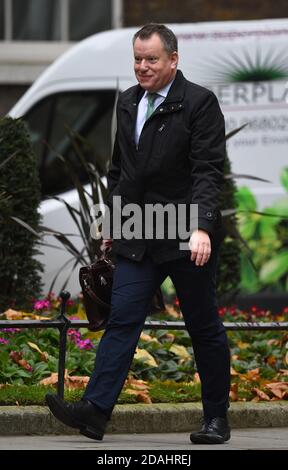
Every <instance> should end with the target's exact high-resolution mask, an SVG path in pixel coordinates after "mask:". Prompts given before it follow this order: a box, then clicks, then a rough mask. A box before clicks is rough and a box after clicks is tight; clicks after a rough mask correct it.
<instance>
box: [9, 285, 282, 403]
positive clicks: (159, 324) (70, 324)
mask: <svg viewBox="0 0 288 470" xmlns="http://www.w3.org/2000/svg"><path fill="white" fill-rule="evenodd" d="M60 297H61V308H60V314H59V315H58V316H57V317H56V318H55V319H54V320H48V319H47V320H1V319H0V328H57V329H58V330H59V359H58V385H57V393H58V395H59V396H60V397H61V398H63V397H64V378H65V361H66V344H67V331H68V329H70V328H74V329H77V328H87V327H88V321H87V320H69V318H67V317H66V315H65V311H66V304H67V301H68V299H69V298H70V293H69V292H67V291H63V292H61V294H60ZM223 325H224V327H225V329H226V330H227V331H235V330H236V331H238V330H249V331H250V330H251V331H252V330H260V331H269V330H278V331H279V330H284V331H285V330H288V322H223ZM185 328H186V327H185V323H184V322H183V321H165V320H161V321H154V320H151V321H146V322H145V324H144V329H145V330H147V329H149V330H151V329H154V330H156V329H161V330H184V329H185Z"/></svg>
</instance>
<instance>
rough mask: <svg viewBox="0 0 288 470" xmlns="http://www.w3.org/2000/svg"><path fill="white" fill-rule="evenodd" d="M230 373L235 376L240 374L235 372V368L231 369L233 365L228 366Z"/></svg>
mask: <svg viewBox="0 0 288 470" xmlns="http://www.w3.org/2000/svg"><path fill="white" fill-rule="evenodd" d="M230 375H233V376H237V375H240V374H239V372H236V370H235V369H233V367H230Z"/></svg>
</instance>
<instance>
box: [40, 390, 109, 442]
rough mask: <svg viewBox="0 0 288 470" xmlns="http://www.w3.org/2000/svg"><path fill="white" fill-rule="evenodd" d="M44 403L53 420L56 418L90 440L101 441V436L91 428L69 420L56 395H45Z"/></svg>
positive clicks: (71, 419) (69, 417)
mask: <svg viewBox="0 0 288 470" xmlns="http://www.w3.org/2000/svg"><path fill="white" fill-rule="evenodd" d="M45 399H46V403H47V405H48V407H49V409H50V411H51V413H52V414H53V416H55V418H57V419H58V420H59V421H61V423H63V424H65V425H66V426H70V427H71V428H74V429H79V431H80V434H83V436H86V437H89V438H90V439H96V440H97V441H102V439H103V434H98V433H96V432H95V430H94V429H93V428H91V427H90V426H87V425H86V424H85V423H82V422H81V421H78V420H75V419H73V418H71V416H70V415H69V414H68V413H66V411H65V409H63V406H62V400H61V399H60V398H59V397H58V396H57V395H46V397H45Z"/></svg>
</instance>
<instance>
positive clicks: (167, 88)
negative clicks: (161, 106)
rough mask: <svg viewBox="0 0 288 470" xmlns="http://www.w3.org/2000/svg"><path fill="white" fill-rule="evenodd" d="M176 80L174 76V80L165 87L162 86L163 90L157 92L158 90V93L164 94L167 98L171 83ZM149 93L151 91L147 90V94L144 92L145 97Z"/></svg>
mask: <svg viewBox="0 0 288 470" xmlns="http://www.w3.org/2000/svg"><path fill="white" fill-rule="evenodd" d="M174 80H175V79H174V78H173V80H171V82H169V83H168V84H167V85H166V86H164V87H163V88H161V90H159V91H157V92H156V93H157V95H159V96H163V98H166V97H167V95H168V93H169V90H170V88H171V85H172V83H173V82H174ZM148 93H149V92H148V91H147V90H146V91H145V94H144V97H145V98H146V97H147V95H148Z"/></svg>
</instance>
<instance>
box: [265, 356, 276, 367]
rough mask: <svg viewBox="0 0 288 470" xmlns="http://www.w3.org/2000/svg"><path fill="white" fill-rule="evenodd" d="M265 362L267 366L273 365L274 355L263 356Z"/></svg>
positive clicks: (274, 362)
mask: <svg viewBox="0 0 288 470" xmlns="http://www.w3.org/2000/svg"><path fill="white" fill-rule="evenodd" d="M265 362H266V364H269V366H275V364H276V362H277V359H276V357H275V356H273V355H271V356H268V357H267V358H265Z"/></svg>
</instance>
